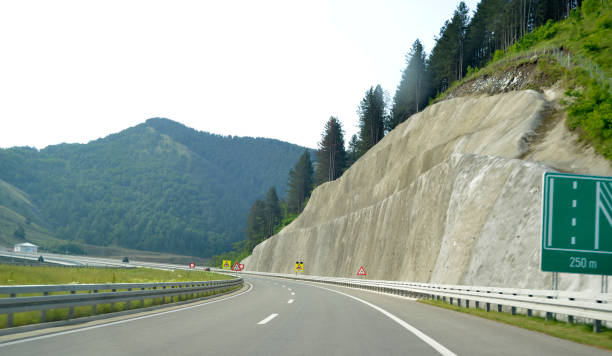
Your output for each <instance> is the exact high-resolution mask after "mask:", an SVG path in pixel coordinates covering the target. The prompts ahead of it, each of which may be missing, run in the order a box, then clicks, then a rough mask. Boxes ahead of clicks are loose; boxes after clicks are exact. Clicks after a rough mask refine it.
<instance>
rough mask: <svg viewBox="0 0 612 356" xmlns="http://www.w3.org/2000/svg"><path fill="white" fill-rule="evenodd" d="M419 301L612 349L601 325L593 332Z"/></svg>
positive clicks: (553, 322)
mask: <svg viewBox="0 0 612 356" xmlns="http://www.w3.org/2000/svg"><path fill="white" fill-rule="evenodd" d="M419 302H420V303H423V304H429V305H433V306H436V307H440V308H445V309H450V310H454V311H458V312H462V313H467V314H471V315H475V316H479V317H481V318H485V319H490V320H495V321H499V322H502V323H505V324H510V325H514V326H518V327H520V328H524V329H528V330H533V331H538V332H541V333H544V334H548V335H551V336H555V337H558V338H561V339H566V340H570V341H574V342H578V343H581V344H585V345H590V346H595V347H598V348H601V349H605V350H612V329H608V328H605V327H602V332H600V333H594V332H593V329H592V326H591V325H588V324H569V323H566V322H561V321H557V320H551V321H546V320H545V319H544V318H540V317H535V316H526V315H512V314H509V313H498V312H493V311H491V312H487V311H486V310H484V309H475V308H469V309H468V308H465V307H459V306H456V305H451V304H448V303H444V302H442V301H438V300H426V299H421V300H419Z"/></svg>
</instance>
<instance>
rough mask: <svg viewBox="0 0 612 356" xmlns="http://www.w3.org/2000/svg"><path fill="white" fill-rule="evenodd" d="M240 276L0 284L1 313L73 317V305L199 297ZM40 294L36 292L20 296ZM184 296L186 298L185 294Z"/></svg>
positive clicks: (227, 285)
mask: <svg viewBox="0 0 612 356" xmlns="http://www.w3.org/2000/svg"><path fill="white" fill-rule="evenodd" d="M243 283H244V281H243V279H242V278H236V279H230V280H222V281H200V282H169V283H115V284H59V285H35V286H30V285H20V286H0V296H5V297H4V298H0V314H6V315H7V327H12V326H13V314H14V313H19V312H29V311H41V315H40V322H45V321H46V320H47V311H48V310H51V309H62V308H68V318H69V319H72V318H74V307H77V306H91V307H92V314H96V306H97V305H98V304H109V303H111V309H112V305H113V304H114V303H119V302H126V303H127V306H126V308H127V309H130V306H131V302H132V301H135V300H138V301H140V304H139V305H140V306H143V305H144V300H145V299H155V298H163V301H165V299H166V298H167V297H170V302H174V301H175V298H176V299H177V301H178V300H180V297H181V296H187V297H189V298H191V299H195V298H201V297H204V296H206V295H209V294H210V293H211V292H218V291H223V290H226V289H229V288H233V287H237V286H242V284H243ZM23 294H41V295H38V296H21V297H20V296H19V295H23ZM187 297H186V298H187Z"/></svg>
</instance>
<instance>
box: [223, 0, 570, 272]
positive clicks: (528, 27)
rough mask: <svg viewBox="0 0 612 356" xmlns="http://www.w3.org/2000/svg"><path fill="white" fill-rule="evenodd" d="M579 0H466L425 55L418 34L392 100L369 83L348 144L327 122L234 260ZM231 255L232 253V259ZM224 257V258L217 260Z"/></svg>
mask: <svg viewBox="0 0 612 356" xmlns="http://www.w3.org/2000/svg"><path fill="white" fill-rule="evenodd" d="M581 3H582V1H581V0H482V1H481V2H480V3H479V4H478V5H477V8H476V10H475V11H474V12H473V15H472V16H470V13H469V12H470V11H469V9H468V7H467V6H466V4H465V3H464V2H463V1H462V2H460V3H459V5H458V6H457V8H456V9H455V10H454V12H453V14H452V17H451V18H450V19H449V20H447V21H445V23H444V24H443V26H442V27H441V29H440V33H439V35H438V36H437V37H436V42H435V45H434V47H433V49H432V51H431V53H429V55H428V54H427V53H426V51H425V48H424V47H423V44H422V43H421V41H420V40H419V39H416V40H415V41H414V43H413V44H412V47H411V48H410V51H409V52H408V54H407V55H406V67H405V69H404V70H403V71H402V77H401V80H400V83H399V85H398V87H397V89H396V91H395V95H394V96H393V99H392V101H391V100H389V99H388V98H387V97H386V95H385V92H384V90H383V89H382V87H381V86H380V85H376V86H372V87H370V88H369V89H368V90H367V91H366V92H365V93H364V97H363V99H362V100H361V102H360V103H359V105H358V108H357V113H358V115H359V131H358V133H357V134H354V135H353V136H352V137H351V139H350V140H349V141H348V144H347V147H346V148H345V141H344V130H343V128H342V124H341V122H340V121H339V120H338V118H336V117H333V116H332V117H330V118H329V120H328V121H327V122H326V123H325V126H324V128H323V133H322V134H321V141H320V142H319V144H318V147H317V150H315V156H316V162H315V163H314V164H313V162H312V161H311V157H310V153H309V151H305V152H304V153H303V154H302V156H301V157H300V159H299V160H298V162H297V163H296V165H295V166H294V167H293V169H291V171H290V172H289V180H288V182H287V187H288V190H287V197H286V199H285V200H279V199H278V196H277V194H276V191H275V189H274V188H273V187H272V188H270V190H269V191H268V193H267V194H266V196H265V198H264V199H263V200H257V201H255V203H253V205H252V207H251V210H250V212H249V216H248V219H247V223H246V225H247V228H246V234H245V240H244V241H241V242H240V243H238V244H236V245H235V250H234V252H233V253H232V256H233V257H234V259H242V258H244V257H246V256H248V255H249V254H250V253H251V252H252V250H253V248H254V247H255V246H257V244H259V243H260V242H262V241H264V240H265V239H267V238H269V237H271V236H272V235H274V234H275V233H277V232H278V231H280V229H282V228H283V227H284V226H286V225H288V224H289V223H290V222H291V221H293V219H295V218H296V217H297V216H298V215H299V214H300V213H301V212H302V210H303V209H304V207H305V205H306V202H307V201H308V198H309V197H310V193H311V192H312V190H313V188H314V187H316V186H318V185H320V184H323V183H325V182H328V181H333V180H335V179H337V178H339V177H340V176H341V175H342V173H343V172H344V171H345V170H346V169H348V168H349V167H350V166H351V165H352V164H353V163H354V162H355V161H357V159H359V158H360V157H361V156H362V155H364V154H365V153H366V152H367V151H368V150H369V149H370V148H371V147H372V146H374V145H376V144H377V143H378V142H379V141H380V140H381V139H382V138H383V137H384V136H385V135H386V134H387V133H388V132H390V131H391V130H393V129H394V128H395V127H397V126H398V125H399V124H401V123H402V122H404V121H405V120H406V119H408V118H409V117H410V116H411V115H413V114H415V113H418V112H419V111H421V110H423V109H424V108H425V107H426V106H427V105H428V103H429V102H431V100H432V99H433V98H435V97H436V96H437V95H439V94H441V93H443V92H444V91H445V90H447V89H448V88H449V86H450V84H451V83H452V82H454V81H457V80H460V79H461V78H463V77H464V76H465V75H466V74H467V73H468V72H469V71H472V70H474V69H477V68H478V67H482V66H484V65H485V64H486V63H487V62H488V61H490V60H491V59H492V58H493V57H494V55H495V53H496V51H497V52H498V53H499V51H504V50H506V49H507V48H508V47H510V46H511V45H512V44H514V42H516V41H517V40H518V39H520V38H521V37H522V36H523V35H525V34H527V33H529V32H531V31H533V30H534V29H535V28H536V27H538V26H541V25H543V24H546V23H547V22H549V21H558V20H562V19H564V18H566V17H568V16H569V14H570V13H571V11H572V10H573V9H575V8H577V7H579V6H580V5H581ZM226 258H230V257H226ZM218 259H219V260H220V257H218Z"/></svg>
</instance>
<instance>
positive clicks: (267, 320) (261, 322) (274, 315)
mask: <svg viewBox="0 0 612 356" xmlns="http://www.w3.org/2000/svg"><path fill="white" fill-rule="evenodd" d="M277 316H278V314H270V315H268V317H267V318H265V319H264V320H262V321H260V322H259V323H257V325H264V324H266V323H268V322H269V321H270V320H272V319H274V318H276V317H277Z"/></svg>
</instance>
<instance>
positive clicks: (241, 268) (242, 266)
mask: <svg viewBox="0 0 612 356" xmlns="http://www.w3.org/2000/svg"><path fill="white" fill-rule="evenodd" d="M238 266H239V267H240V270H241V271H242V270H243V269H244V264H242V263H241V264H239V265H238Z"/></svg>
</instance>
